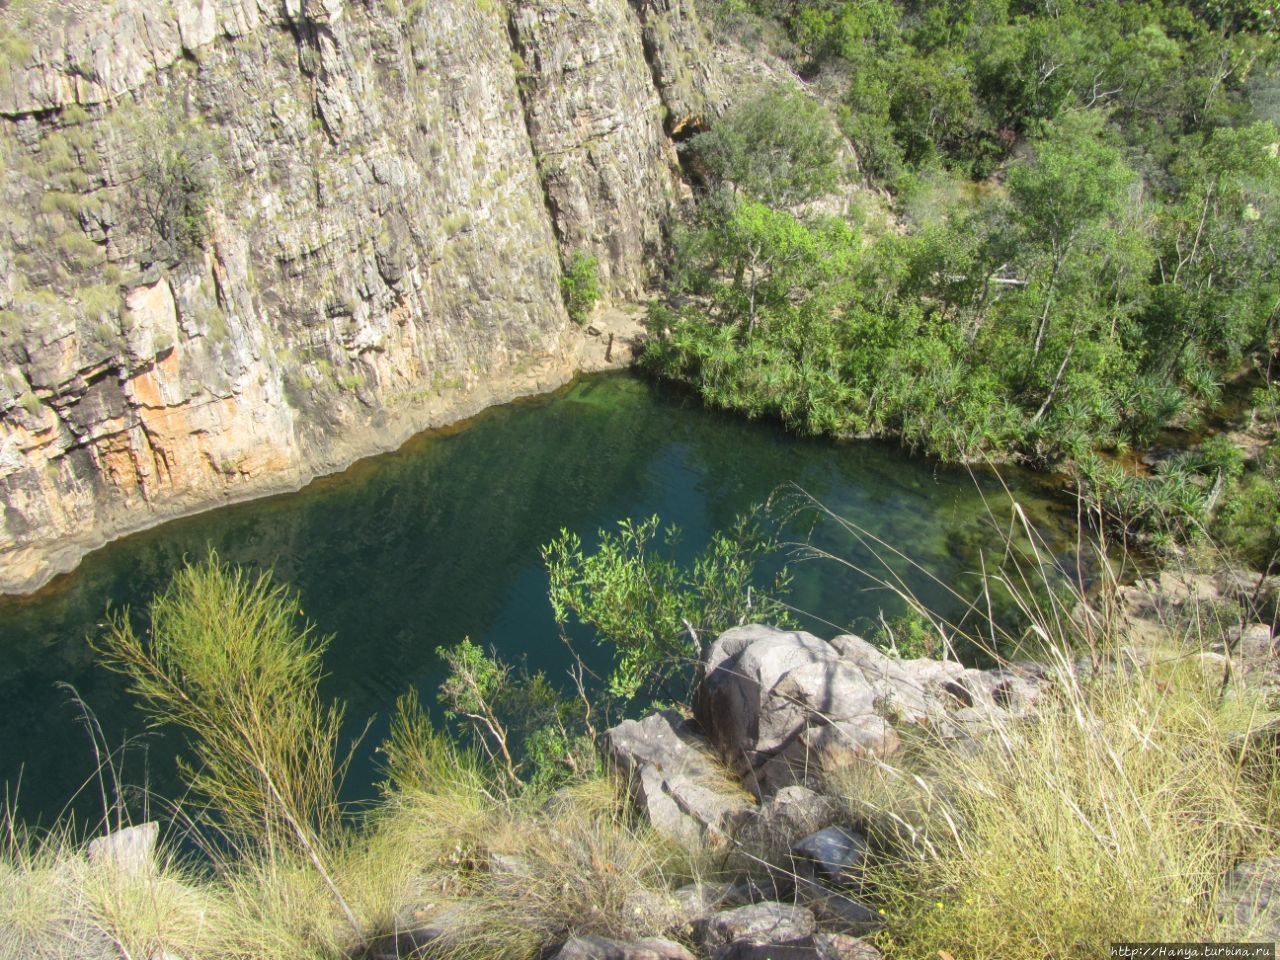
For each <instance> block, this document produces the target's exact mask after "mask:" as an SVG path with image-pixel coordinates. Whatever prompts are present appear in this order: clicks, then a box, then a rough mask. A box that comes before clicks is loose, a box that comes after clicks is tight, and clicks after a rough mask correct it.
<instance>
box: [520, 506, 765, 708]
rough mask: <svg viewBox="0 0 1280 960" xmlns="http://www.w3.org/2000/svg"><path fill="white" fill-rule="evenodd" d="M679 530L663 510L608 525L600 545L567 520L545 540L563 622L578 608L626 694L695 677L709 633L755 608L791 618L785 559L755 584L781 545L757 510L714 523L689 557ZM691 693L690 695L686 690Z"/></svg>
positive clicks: (616, 689) (577, 615) (756, 612)
mask: <svg viewBox="0 0 1280 960" xmlns="http://www.w3.org/2000/svg"><path fill="white" fill-rule="evenodd" d="M679 540H680V530H679V528H678V527H675V526H668V527H666V528H665V529H664V528H662V527H661V521H660V519H659V518H658V517H657V516H656V515H655V516H652V517H649V518H648V519H647V520H643V521H640V522H639V523H637V522H635V521H634V520H631V519H627V520H621V521H619V522H618V529H617V531H608V530H600V531H599V533H598V542H597V545H596V548H595V551H594V552H589V551H587V550H586V549H584V547H583V544H582V540H581V538H580V537H579V536H578V535H577V534H575V533H571V532H569V531H567V530H562V531H561V533H560V536H559V537H557V538H556V539H555V540H553V541H552V542H551V543H549V544H547V545H546V546H545V547H543V550H542V557H543V563H544V564H545V565H546V568H547V573H548V575H549V577H550V580H551V592H550V597H551V607H552V610H553V611H554V613H555V618H556V622H557V623H558V624H559V625H560V627H561V629H565V628H567V627H568V625H569V623H570V620H571V618H572V619H574V620H577V621H578V622H579V623H582V624H585V625H587V626H589V627H592V628H593V629H594V630H595V632H596V635H597V637H598V638H599V641H600V642H601V643H605V644H608V645H609V646H610V647H611V648H613V650H614V651H615V655H616V660H615V663H614V666H613V669H612V671H611V672H610V674H609V689H610V692H611V693H612V694H614V695H615V696H619V697H625V698H633V697H635V696H637V695H639V694H640V693H641V692H645V691H649V692H657V691H660V690H663V689H664V688H667V686H668V685H669V684H670V683H671V682H672V681H673V680H675V679H676V678H684V679H686V680H687V679H688V678H690V677H692V675H693V671H694V666H695V664H696V663H697V662H698V658H699V656H700V654H701V652H702V651H701V649H700V645H701V644H702V643H703V642H704V641H705V640H707V639H709V638H712V637H714V636H715V635H716V634H718V633H720V632H721V631H723V630H725V629H727V628H728V627H731V626H734V625H736V624H740V623H743V622H746V620H747V619H748V618H752V619H759V620H762V621H767V622H770V623H786V622H787V614H786V607H785V606H784V605H783V604H782V603H781V597H782V596H784V595H785V593H786V590H787V588H788V586H789V583H790V579H789V576H788V574H787V572H786V570H785V569H783V570H782V571H781V572H779V573H778V574H777V575H776V576H775V577H774V578H773V581H772V583H771V584H770V585H769V588H768V591H767V593H758V592H756V590H755V576H756V565H757V563H758V562H759V561H760V560H761V559H762V558H763V557H764V556H765V555H766V554H767V553H768V552H769V551H770V550H771V549H773V546H774V544H773V542H772V540H771V539H770V538H768V537H767V536H765V535H764V534H763V533H762V532H761V530H760V528H759V525H758V521H757V518H756V517H755V516H754V515H746V516H742V517H739V518H738V519H737V521H736V522H735V524H734V526H733V527H732V528H731V529H730V530H728V531H725V532H718V533H716V534H715V535H714V536H713V537H712V540H711V543H710V545H709V546H708V547H707V549H706V550H705V551H704V552H703V553H702V555H701V556H699V557H696V558H694V560H693V562H692V563H691V564H682V563H681V562H680V560H679V559H678V554H677V546H678V544H679ZM681 699H683V696H681Z"/></svg>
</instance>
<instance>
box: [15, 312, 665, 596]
mask: <svg viewBox="0 0 1280 960" xmlns="http://www.w3.org/2000/svg"><path fill="white" fill-rule="evenodd" d="M643 316H644V307H643V306H642V305H635V304H633V305H628V306H619V307H612V308H609V309H606V310H600V311H598V312H597V314H596V315H595V316H593V317H592V318H591V319H590V320H588V322H587V323H586V324H584V325H583V326H582V327H581V328H577V327H571V328H568V329H566V330H565V332H564V333H563V334H562V336H561V337H560V340H559V341H558V342H557V343H556V345H555V347H554V348H553V349H552V350H550V351H546V352H542V353H539V354H533V355H530V356H527V357H523V358H521V359H520V360H519V361H518V362H516V363H514V364H508V365H506V366H504V367H500V368H498V369H496V370H494V371H493V372H492V373H491V374H490V375H488V376H486V378H485V379H484V380H482V381H481V382H479V383H477V384H475V385H474V386H470V387H451V386H444V387H442V388H441V389H438V390H423V391H422V393H421V396H420V397H419V398H416V399H415V402H413V403H406V404H401V405H398V406H392V407H387V408H383V409H378V410H369V411H368V418H367V420H366V422H364V423H363V424H349V425H347V429H345V430H344V432H343V433H342V434H341V436H340V437H339V438H338V439H337V440H336V441H335V442H333V443H332V444H331V446H330V448H329V449H328V451H327V453H326V456H325V458H324V459H323V460H322V461H320V462H317V463H314V464H298V463H289V464H285V465H283V466H284V468H283V469H281V465H280V464H276V463H274V462H273V461H272V459H271V457H270V454H269V452H268V451H264V452H263V459H262V466H261V467H260V468H258V469H256V470H255V469H253V467H252V466H251V465H249V468H248V469H247V471H246V470H243V469H242V470H241V471H240V474H239V479H240V482H238V483H237V484H236V485H234V486H228V487H226V488H225V489H224V490H223V491H222V493H221V495H220V496H219V497H217V498H216V499H211V498H210V496H209V495H208V492H207V491H203V490H202V491H198V492H193V493H192V494H191V495H190V496H187V497H182V498H173V499H169V500H163V501H157V502H152V503H142V504H140V505H138V506H136V507H134V508H131V509H128V510H123V509H122V510H118V511H115V512H113V513H110V514H107V515H106V516H105V518H103V519H102V521H101V522H99V523H98V524H97V525H96V526H94V527H93V528H91V529H88V530H86V531H84V532H83V533H81V534H78V535H75V536H65V537H62V538H60V539H58V540H57V541H56V542H52V543H44V544H34V545H31V546H25V547H20V548H17V549H14V550H11V551H9V552H7V553H6V555H5V562H4V564H3V566H2V567H0V593H32V592H34V591H36V590H38V589H40V588H41V587H43V586H45V585H46V584H48V583H49V582H50V581H51V580H53V579H54V578H55V577H57V576H59V575H62V574H66V573H69V572H71V571H72V570H74V569H75V568H76V566H78V565H79V563H80V561H81V560H82V559H83V558H84V556H85V555H86V554H88V553H89V552H91V551H93V550H96V549H98V548H99V547H101V546H103V545H105V544H107V543H109V542H111V541H112V540H117V539H119V538H121V537H124V536H128V535H129V534H131V533H137V532H139V531H141V530H146V529H149V528H151V527H154V526H157V525H159V524H162V523H165V522H166V521H169V520H174V519H177V518H179V517H184V516H191V515H193V514H196V513H203V512H205V511H208V510H216V509H218V508H220V507H224V506H228V505H231V504H234V503H242V502H244V501H247V500H253V499H257V498H259V497H265V496H271V495H273V494H279V493H289V492H292V491H295V490H299V489H301V488H302V487H304V486H306V485H307V484H308V483H310V482H311V481H312V480H314V479H315V478H317V477H320V476H325V475H328V474H333V473H338V472H341V471H342V470H345V469H346V468H347V467H349V466H351V464H353V463H355V462H356V461H357V460H361V459H363V458H365V457H369V456H375V455H377V454H379V453H386V452H388V451H391V450H395V449H397V448H398V447H400V446H401V445H402V444H404V443H405V442H406V441H407V440H409V439H410V438H411V437H413V436H415V435H416V434H419V433H422V432H423V431H425V430H434V429H438V428H441V427H445V426H450V425H453V424H457V423H459V422H460V421H463V420H466V419H468V418H470V417H473V416H475V415H476V414H478V413H480V412H481V411H483V410H485V409H486V408H488V407H492V406H495V405H498V404H502V403H508V402H510V401H512V400H517V399H519V398H521V397H529V396H535V395H538V394H544V393H550V392H551V391H553V390H556V389H558V388H560V387H562V386H564V385H565V384H567V383H569V382H570V381H571V380H572V379H573V378H574V377H575V376H577V375H578V374H582V373H595V372H599V371H604V370H619V369H623V368H625V367H627V366H629V365H630V364H631V363H632V362H633V361H634V359H635V357H636V353H637V350H638V347H639V344H640V341H641V339H642V338H643V336H644V327H643V324H642V322H641V321H642V318H643Z"/></svg>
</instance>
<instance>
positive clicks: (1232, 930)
mask: <svg viewBox="0 0 1280 960" xmlns="http://www.w3.org/2000/svg"><path fill="white" fill-rule="evenodd" d="M1218 916H1219V918H1220V919H1221V922H1222V936H1223V937H1224V938H1227V939H1232V940H1280V857H1267V858H1265V859H1263V860H1252V861H1248V862H1245V863H1241V864H1239V865H1237V866H1236V868H1235V869H1234V870H1232V871H1231V873H1229V874H1228V875H1227V881H1226V883H1225V884H1223V888H1222V892H1221V893H1220V894H1219V896H1218Z"/></svg>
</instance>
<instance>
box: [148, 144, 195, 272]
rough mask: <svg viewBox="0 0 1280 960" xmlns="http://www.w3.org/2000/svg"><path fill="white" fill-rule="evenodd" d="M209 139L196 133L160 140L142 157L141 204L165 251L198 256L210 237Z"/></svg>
mask: <svg viewBox="0 0 1280 960" xmlns="http://www.w3.org/2000/svg"><path fill="white" fill-rule="evenodd" d="M210 167H211V161H210V157H209V151H208V148H207V145H206V144H204V143H203V142H202V140H201V138H199V137H197V136H177V135H175V136H172V137H171V138H169V139H165V140H156V141H154V142H153V143H151V144H150V146H149V147H148V148H147V149H146V151H145V153H144V155H143V160H142V204H143V209H144V212H145V214H146V216H147V219H148V221H149V223H150V225H151V227H152V229H153V230H154V231H155V233H156V235H157V237H158V238H159V240H160V243H161V249H162V251H163V254H164V255H166V256H172V257H176V258H178V259H184V258H187V257H190V256H193V255H194V254H195V253H196V252H197V251H198V250H200V249H201V248H203V247H204V245H205V243H206V242H207V241H208V239H209V203H210V200H211V197H212V189H213V180H212V174H211V169H210Z"/></svg>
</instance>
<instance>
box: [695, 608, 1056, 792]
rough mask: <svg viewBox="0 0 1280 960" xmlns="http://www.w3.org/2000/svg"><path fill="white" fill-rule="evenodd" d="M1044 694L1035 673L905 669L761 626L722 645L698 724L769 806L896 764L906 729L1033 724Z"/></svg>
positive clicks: (872, 653)
mask: <svg viewBox="0 0 1280 960" xmlns="http://www.w3.org/2000/svg"><path fill="white" fill-rule="evenodd" d="M1040 690H1041V681H1040V680H1039V679H1038V678H1037V676H1036V675H1035V673H1034V672H1033V671H1024V672H1019V671H1016V670H1013V669H1001V670H975V669H972V668H967V667H965V666H964V665H963V664H960V663H957V662H955V661H939V660H928V659H920V660H895V659H893V658H891V657H889V656H887V655H885V654H884V653H882V652H881V651H879V650H877V649H876V648H875V647H874V646H872V645H871V644H869V643H867V642H866V641H865V640H862V639H861V638H859V637H854V636H842V637H837V638H835V639H834V640H832V641H831V642H830V643H828V642H827V641H825V640H821V639H819V638H818V637H815V636H813V635H812V634H810V633H804V632H801V631H788V630H779V629H777V628H775V627H769V626H762V625H755V624H753V625H747V626H742V627H735V628H734V629H732V630H728V631H726V632H725V633H723V634H721V635H720V637H719V638H718V639H717V640H716V641H715V643H714V644H712V646H711V649H710V651H709V652H708V655H707V660H706V675H705V679H704V680H703V683H702V685H701V687H700V688H699V691H698V695H697V700H696V703H695V713H696V716H697V718H698V721H699V722H700V724H701V726H702V728H703V729H704V730H705V731H706V733H707V736H708V737H709V739H710V741H711V743H712V745H713V746H714V747H715V749H716V751H717V753H718V755H719V756H720V759H721V760H723V761H724V763H725V764H726V765H727V766H728V767H729V768H730V769H731V770H732V771H733V772H734V773H735V774H736V775H738V776H739V777H741V778H742V779H743V782H744V783H745V784H746V785H747V786H748V787H749V788H750V789H752V791H753V792H755V793H757V794H758V795H767V794H771V793H774V792H776V791H777V790H778V789H780V788H781V787H784V786H787V785H789V784H792V783H797V782H803V781H804V780H805V779H807V778H809V777H811V776H812V777H818V776H820V775H821V774H822V773H823V772H824V771H830V770H832V769H834V768H837V767H840V766H843V765H845V764H848V763H851V762H854V761H856V760H859V759H862V758H864V757H879V756H886V755H888V754H891V753H893V752H894V751H895V750H897V749H898V746H899V744H900V741H899V737H898V734H897V731H896V726H900V725H907V726H914V727H924V728H927V729H929V730H931V731H933V732H935V733H937V734H938V735H941V736H961V735H964V734H966V733H970V732H977V731H980V730H982V729H984V728H986V727H987V726H989V725H990V724H991V723H993V722H996V721H998V720H1000V719H1001V718H1005V717H1009V716H1016V715H1020V714H1022V713H1024V712H1026V711H1027V710H1028V709H1029V708H1030V707H1031V706H1032V705H1033V704H1034V702H1035V700H1036V698H1037V697H1038V696H1039V693H1040Z"/></svg>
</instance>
